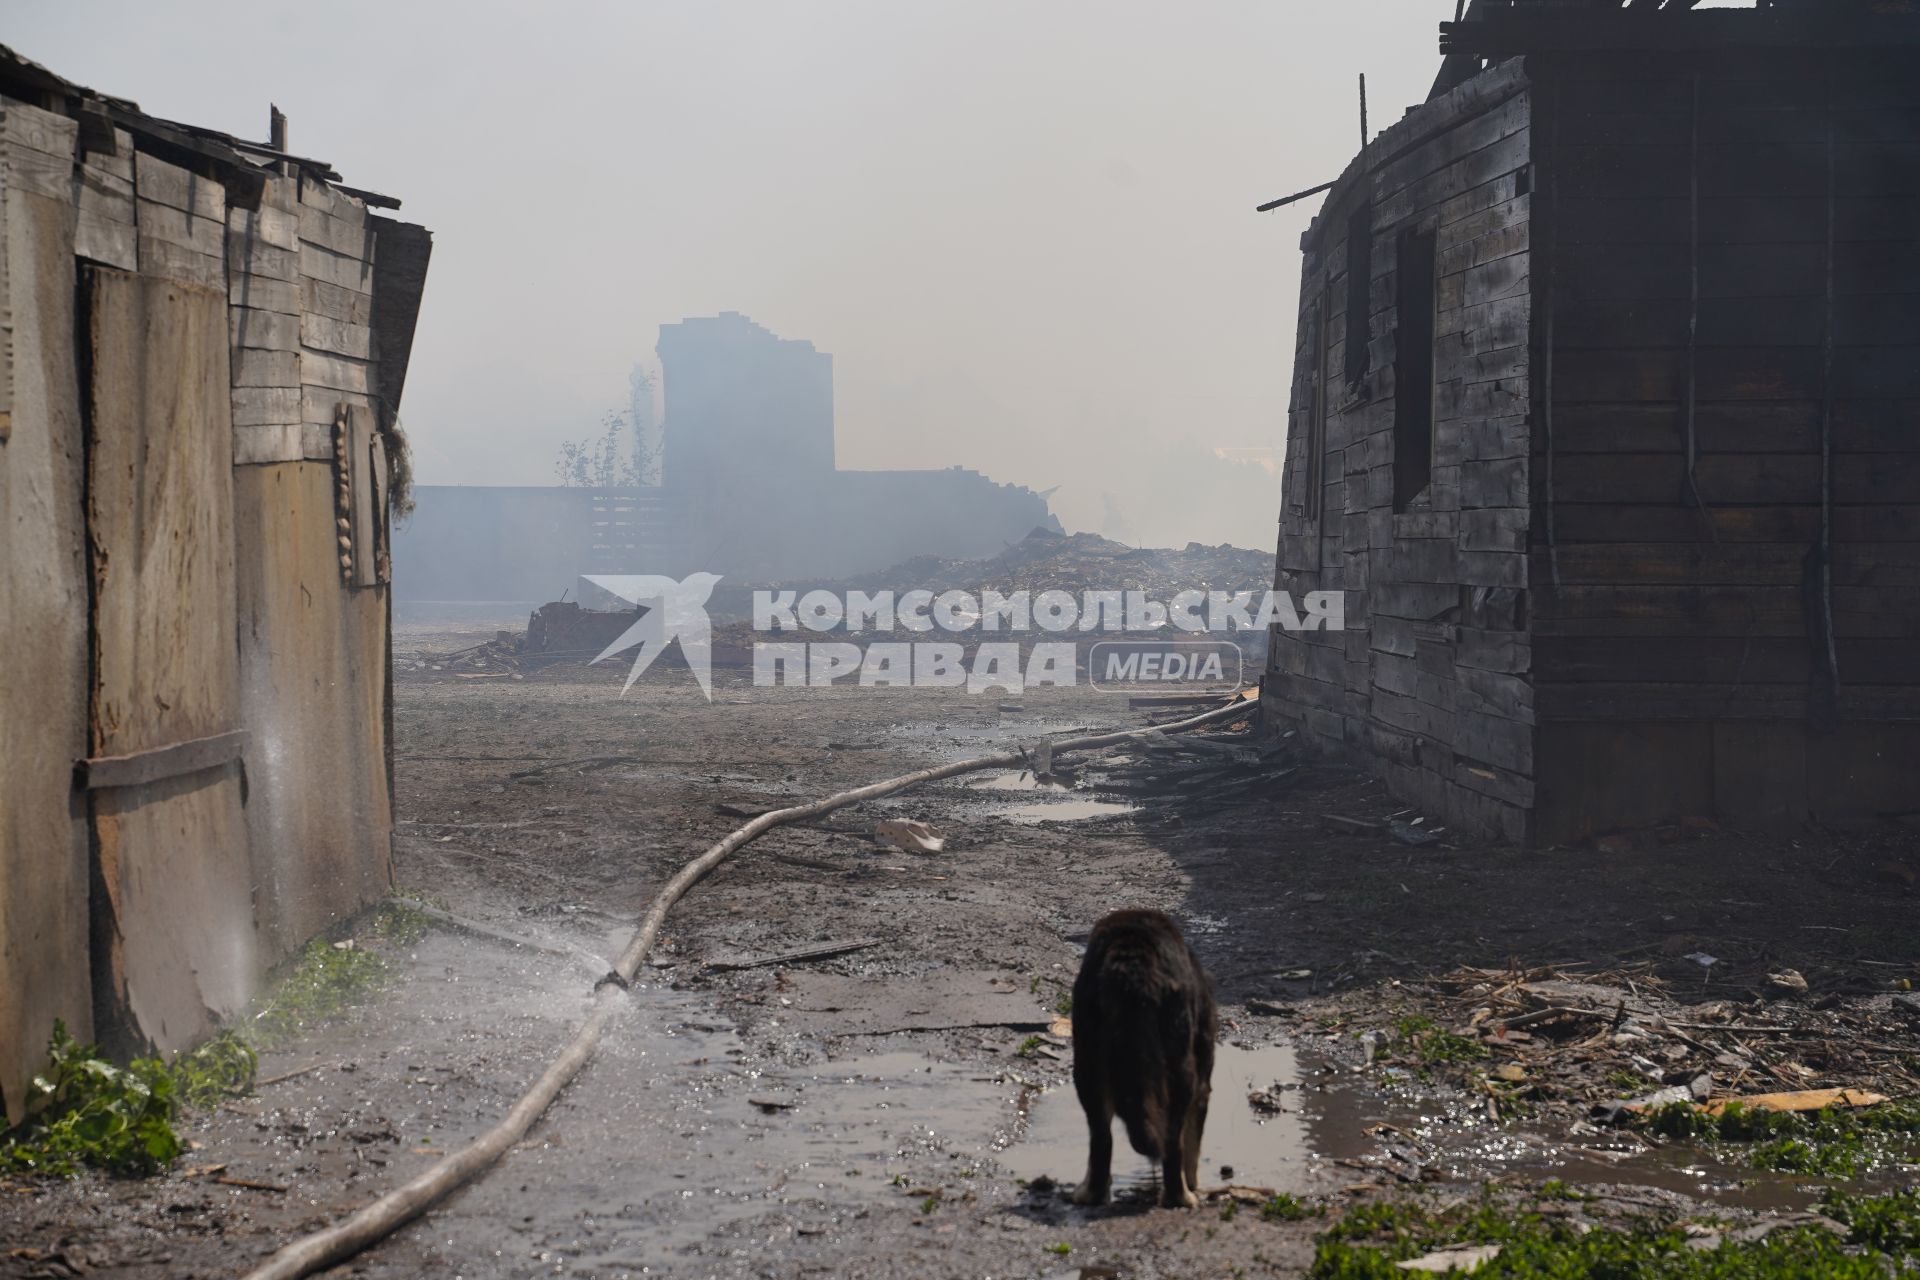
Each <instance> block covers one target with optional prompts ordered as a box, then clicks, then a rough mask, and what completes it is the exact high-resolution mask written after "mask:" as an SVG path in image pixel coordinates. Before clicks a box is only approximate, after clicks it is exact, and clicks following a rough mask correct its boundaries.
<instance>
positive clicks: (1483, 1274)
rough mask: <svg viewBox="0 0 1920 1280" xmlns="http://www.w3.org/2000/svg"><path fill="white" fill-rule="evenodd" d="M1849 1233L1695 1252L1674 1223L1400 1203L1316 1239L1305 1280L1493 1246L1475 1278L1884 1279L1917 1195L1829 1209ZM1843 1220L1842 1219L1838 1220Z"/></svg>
mask: <svg viewBox="0 0 1920 1280" xmlns="http://www.w3.org/2000/svg"><path fill="white" fill-rule="evenodd" d="M1829 1211H1830V1212H1832V1213H1833V1214H1834V1216H1835V1217H1836V1219H1837V1220H1839V1221H1842V1222H1843V1223H1845V1224H1846V1225H1847V1226H1848V1228H1849V1234H1848V1237H1847V1238H1846V1239H1845V1240H1842V1239H1840V1238H1838V1237H1836V1236H1834V1235H1833V1234H1832V1233H1831V1232H1828V1231H1825V1230H1822V1229H1820V1228H1817V1227H1807V1228H1800V1229H1797V1230H1789V1231H1779V1232H1775V1233H1774V1234H1772V1235H1770V1236H1768V1237H1766V1238H1765V1239H1763V1240H1758V1241H1745V1242H1740V1241H1736V1242H1722V1243H1719V1244H1717V1245H1715V1246H1714V1247H1712V1248H1700V1247H1698V1246H1699V1244H1700V1242H1699V1241H1698V1240H1694V1239H1691V1238H1690V1237H1689V1236H1688V1235H1687V1233H1686V1231H1685V1229H1684V1228H1683V1227H1682V1226H1681V1225H1680V1224H1678V1223H1673V1222H1664V1221H1655V1220H1646V1221H1642V1222H1639V1223H1634V1224H1630V1225H1628V1226H1626V1227H1624V1228H1614V1227H1603V1228H1597V1229H1592V1230H1585V1231H1583V1230H1582V1229H1581V1228H1580V1227H1578V1226H1576V1225H1574V1224H1572V1223H1569V1222H1566V1221H1562V1220H1559V1219H1550V1218H1544V1217H1542V1216H1540V1215H1539V1214H1535V1213H1528V1212H1524V1211H1520V1210H1517V1209H1513V1208H1507V1207H1502V1206H1499V1205H1495V1204H1491V1203H1486V1202H1483V1203H1482V1204H1480V1205H1479V1206H1477V1207H1472V1208H1462V1209H1455V1210H1451V1211H1447V1212H1442V1213H1428V1212H1426V1211H1424V1210H1420V1209H1417V1208H1412V1207H1409V1206H1404V1205H1372V1206H1364V1207H1363V1208H1361V1209H1357V1210H1355V1211H1354V1212H1353V1213H1351V1214H1349V1215H1348V1216H1347V1218H1346V1219H1345V1220H1344V1221H1342V1222H1341V1223H1339V1224H1338V1225H1336V1226H1335V1227H1333V1228H1332V1229H1330V1230H1328V1231H1326V1232H1324V1233H1322V1234H1321V1236H1320V1238H1319V1240H1318V1241H1317V1242H1316V1246H1315V1255H1314V1262H1313V1267H1312V1270H1311V1271H1310V1272H1309V1273H1308V1274H1309V1276H1310V1277H1311V1278H1312V1280H1400V1277H1403V1276H1405V1275H1406V1274H1407V1272H1406V1271H1404V1270H1403V1269H1401V1268H1400V1267H1399V1266H1398V1265H1397V1264H1398V1263H1400V1262H1403V1261H1406V1260H1408V1259H1411V1258H1416V1257H1419V1256H1421V1255H1423V1254H1426V1253H1430V1252H1433V1251H1435V1250H1437V1249H1445V1248H1453V1247H1458V1246H1467V1245H1485V1244H1497V1245H1499V1246H1500V1252H1499V1254H1498V1255H1497V1256H1496V1257H1494V1258H1493V1259H1491V1260H1490V1261H1488V1262H1486V1263H1484V1264H1483V1265H1482V1266H1481V1267H1480V1268H1479V1269H1478V1270H1476V1271H1475V1272H1474V1275H1475V1276H1476V1277H1477V1280H1587V1278H1589V1277H1609V1278H1617V1280H1869V1277H1871V1278H1873V1280H1885V1278H1886V1277H1887V1276H1888V1275H1889V1274H1890V1272H1891V1271H1892V1270H1893V1266H1890V1264H1896V1265H1897V1263H1898V1260H1900V1259H1903V1258H1904V1257H1905V1256H1906V1254H1907V1252H1908V1251H1909V1250H1911V1249H1912V1248H1913V1247H1914V1243H1915V1241H1916V1239H1920V1236H1916V1234H1915V1232H1916V1230H1920V1197H1916V1196H1915V1195H1914V1194H1913V1193H1901V1194H1899V1195H1896V1196H1885V1197H1877V1198H1866V1199H1861V1200H1857V1201H1849V1202H1846V1203H1845V1204H1844V1205H1842V1204H1835V1205H1833V1206H1830V1207H1829ZM1843 1213H1844V1214H1845V1215H1847V1216H1845V1217H1841V1216H1840V1215H1841V1214H1843Z"/></svg>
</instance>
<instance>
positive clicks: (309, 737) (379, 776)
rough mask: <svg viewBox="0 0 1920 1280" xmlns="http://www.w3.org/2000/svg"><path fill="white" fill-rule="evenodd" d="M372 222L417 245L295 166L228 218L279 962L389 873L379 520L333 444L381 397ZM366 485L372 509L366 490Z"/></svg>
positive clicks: (372, 894) (252, 690)
mask: <svg viewBox="0 0 1920 1280" xmlns="http://www.w3.org/2000/svg"><path fill="white" fill-rule="evenodd" d="M376 222H384V223H386V224H387V225H389V226H395V227H404V228H405V229H406V231H407V232H408V233H410V234H411V235H412V236H413V237H414V239H417V240H424V239H425V232H424V231H421V230H420V229H419V228H417V227H411V226H409V225H408V224H404V223H394V222H392V221H391V220H388V219H372V218H369V217H368V215H367V210H366V206H365V205H364V204H363V203H362V202H361V201H359V200H357V199H355V198H354V197H352V196H348V195H345V194H343V193H340V192H337V191H334V190H332V189H331V188H329V187H327V186H325V185H324V184H321V183H317V182H313V181H310V180H302V179H300V178H297V177H277V178H270V179H269V180H268V182H267V186H266V191H265V193H264V195H263V196H262V198H261V201H260V207H259V208H258V209H254V210H242V209H236V210H233V211H232V212H230V213H229V215H228V225H227V246H228V247H227V260H228V264H229V284H228V291H229V298H230V300H231V302H232V311H231V316H232V339H233V360H234V366H233V368H234V376H233V383H234V385H233V405H234V458H233V460H234V464H235V468H236V470H235V481H234V483H235V520H236V524H237V525H238V527H239V528H240V529H241V530H242V531H243V536H242V538H241V546H242V548H243V552H242V555H241V557H240V564H239V593H240V594H239V600H240V605H239V616H240V634H241V647H240V681H241V687H242V689H243V690H244V693H245V697H244V699H243V704H244V707H245V722H246V727H247V729H248V731H249V743H250V747H249V752H248V756H247V776H248V780H249V782H250V783H251V786H252V790H251V793H250V795H249V800H248V805H247V826H248V831H249V834H250V837H251V843H252V848H253V865H254V877H255V881H256V883H257V884H258V885H259V886H260V890H261V892H260V917H261V918H260V927H261V929H262V931H263V933H264V935H265V937H266V939H267V944H268V947H269V949H270V951H271V953H272V954H275V955H284V954H287V953H288V952H289V951H290V950H292V949H293V948H295V947H298V946H299V945H300V944H301V943H302V942H303V941H304V940H305V939H307V938H310V937H312V936H313V935H314V934H315V933H317V932H319V931H321V930H323V929H326V928H328V927H330V926H332V925H334V924H337V923H338V922H340V921H341V920H343V919H344V918H346V917H348V916H350V915H352V914H353V913H354V912H355V911H358V910H359V909H361V908H362V907H364V906H366V905H368V904H369V903H371V902H373V901H375V900H376V899H378V898H379V896H380V895H381V894H383V893H384V892H385V891H386V889H387V888H388V886H389V884H390V882H391V876H392V866H391V845H392V832H393V812H392V797H391V795H390V794H389V790H388V782H387V770H386V754H387V751H386V742H387V733H386V693H387V645H386V629H387V608H388V604H387V587H386V585H385V584H386V576H385V575H384V574H381V573H379V572H378V569H379V566H380V565H381V563H382V562H383V554H384V550H385V544H386V531H385V528H384V523H382V524H381V527H379V528H378V529H376V530H373V531H372V533H371V535H369V533H368V531H366V530H360V531H357V532H356V531H351V530H343V529H342V528H341V527H340V524H339V521H340V520H341V518H342V516H343V511H342V509H341V506H340V504H339V503H338V501H337V494H338V487H339V480H340V475H339V473H338V470H337V463H336V449H335V445H336V440H335V435H336V425H335V424H336V420H337V418H338V416H339V411H340V408H341V406H343V405H345V406H348V407H350V408H359V409H363V410H370V408H371V406H372V405H373V403H374V399H373V396H374V388H375V387H376V386H377V385H378V384H377V382H376V379H377V369H378V365H377V363H376V361H375V359H374V356H375V354H376V343H377V342H378V339H377V338H376V330H375V327H374V301H375V295H374V287H375V280H376V276H375V266H374V264H375V261H376V259H377V256H378V255H377V253H376V243H375V242H376V227H375V223H376ZM424 270H425V265H424V254H423V255H422V261H421V263H420V267H419V272H420V276H423V275H424ZM409 284H410V290H411V292H410V294H409V291H408V290H407V289H399V290H396V292H397V293H399V294H400V295H401V296H399V297H398V298H397V299H396V306H397V307H398V308H399V309H400V311H401V313H402V319H403V322H397V323H395V324H394V325H393V326H391V332H390V333H389V334H388V336H387V342H386V346H385V349H386V350H388V351H390V352H392V353H394V354H395V355H396V357H400V358H403V357H404V354H405V352H406V350H407V348H408V346H409V344H410V342H411V338H412V318H413V314H414V312H415V311H416V310H417V308H418V290H419V287H420V284H421V279H420V277H419V276H416V277H414V278H412V279H411V280H410V282H409ZM398 395H399V389H398V385H397V383H396V385H395V386H394V387H393V397H394V401H395V403H396V404H397V400H398ZM390 411H391V408H390V409H389V412H390ZM384 492H385V489H384V486H381V487H380V493H381V494H384ZM356 496H357V497H358V498H359V499H360V504H359V505H360V508H361V511H362V513H363V515H365V514H366V513H370V512H371V511H372V510H373V504H372V503H371V502H369V501H368V499H369V498H370V497H371V496H372V495H370V494H367V493H364V492H363V493H361V494H358V495H356ZM343 538H344V539H345V542H343V541H342V540H343ZM343 555H345V556H347V557H348V559H349V561H350V563H351V564H352V565H353V567H352V568H351V569H349V568H347V567H343V564H342V556H343Z"/></svg>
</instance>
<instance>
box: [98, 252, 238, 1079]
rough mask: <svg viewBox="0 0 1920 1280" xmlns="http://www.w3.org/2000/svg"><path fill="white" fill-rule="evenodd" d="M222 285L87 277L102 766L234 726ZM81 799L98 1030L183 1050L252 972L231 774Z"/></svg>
mask: <svg viewBox="0 0 1920 1280" xmlns="http://www.w3.org/2000/svg"><path fill="white" fill-rule="evenodd" d="M214 225H215V226H218V225H219V224H218V223H217V222H216V223H214ZM162 243H164V242H162ZM178 261H179V260H178V259H176V258H171V257H170V258H169V259H168V262H169V263H177V262H178ZM214 261H216V262H217V261H218V258H217V256H216V257H215V258H214ZM192 269H193V268H191V266H190V265H189V270H192ZM224 292H225V291H224V289H220V288H207V287H204V286H203V285H201V284H188V283H183V282H181V281H179V280H175V279H168V278H165V277H162V276H159V275H150V274H144V273H143V274H140V275H135V274H132V273H130V272H124V271H116V270H113V269H112V268H108V267H94V268H90V269H89V270H88V272H87V276H86V283H85V294H86V298H87V312H88V314H87V322H88V323H87V337H88V341H89V343H90V347H91V350H90V352H89V357H90V358H89V360H88V370H89V374H90V378H89V381H90V387H89V388H88V392H87V394H88V402H89V411H88V418H87V424H88V435H89V438H90V441H91V447H90V449H89V450H88V473H89V483H88V487H87V526H88V532H89V535H90V543H91V546H92V569H93V619H94V643H93V650H94V662H93V677H94V678H93V696H92V726H93V730H92V738H93V741H92V749H91V751H90V752H89V754H90V755H91V756H94V757H115V756H128V755H134V754H136V753H139V752H146V751H154V750H156V749H160V748H165V747H171V746H174V745H176V744H180V743H185V742H191V741H195V740H197V739H203V738H208V737H212V736H215V735H219V734H225V733H230V732H232V731H233V730H234V728H235V727H236V724H237V722H238V719H239V687H238V682H237V679H236V676H237V670H236V667H237V659H236V653H235V649H236V646H235V644H234V636H235V632H236V628H235V622H234V526H233V461H232V459H233V431H232V426H231V424H230V423H229V421H228V417H227V413H228V405H227V341H226V327H227V315H226V312H227V308H226V298H225V296H224ZM69 767H71V766H69ZM87 799H88V804H89V807H90V810H91V813H92V818H93V837H94V838H93V846H94V851H95V858H96V876H95V884H96V894H97V895H98V896H97V897H96V899H95V901H94V910H93V924H94V929H95V937H94V940H93V953H94V1004H95V1009H96V1012H97V1013H98V1014H100V1015H102V1016H101V1019H100V1020H101V1021H102V1022H104V1023H105V1024H107V1025H105V1026H103V1027H101V1029H100V1030H101V1033H102V1034H103V1035H105V1036H107V1037H108V1038H109V1039H110V1040H112V1041H115V1042H117V1043H118V1044H119V1045H120V1046H121V1047H124V1048H126V1049H129V1050H131V1049H136V1048H143V1047H145V1045H146V1044H149V1043H150V1044H152V1045H154V1046H155V1047H157V1048H159V1049H161V1050H162V1051H166V1052H172V1051H176V1050H179V1049H183V1048H186V1047H188V1046H190V1045H191V1044H193V1043H194V1042H196V1041H197V1040H199V1039H201V1038H202V1037H204V1036H205V1035H206V1034H208V1033H209V1032H210V1031H211V1030H212V1029H213V1028H214V1027H215V1026H217V1025H218V1023H219V1021H220V1020H221V1019H224V1018H227V1017H231V1016H232V1015H234V1014H237V1013H238V1012H240V1010H241V1008H242V1007H243V1006H244V1005H245V1004H246V1002H247V999H248V997H249V996H251V995H252V993H253V991H254V986H255V983H256V982H257V980H258V978H259V975H260V968H261V964H260V959H259V954H258V946H257V941H256V929H255V923H254V906H253V889H252V884H251V876H250V875H249V874H248V871H249V869H248V851H247V839H246V826H245V818H244V817H243V815H242V812H241V805H242V798H241V775H240V767H239V762H238V761H232V760H229V761H226V762H224V763H221V764H218V765H215V766H213V767H210V768H202V769H195V770H192V771H190V772H179V773H176V774H174V775H173V776H169V777H164V778H161V779H159V780H157V781H154V782H151V783H144V784H140V785H134V786H111V787H104V788H95V789H92V790H90V791H89V792H88V795H87Z"/></svg>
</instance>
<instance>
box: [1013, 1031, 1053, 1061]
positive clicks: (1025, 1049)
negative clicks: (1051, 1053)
mask: <svg viewBox="0 0 1920 1280" xmlns="http://www.w3.org/2000/svg"><path fill="white" fill-rule="evenodd" d="M1045 1043H1046V1041H1045V1040H1043V1039H1041V1038H1040V1037H1039V1036H1028V1037H1027V1038H1026V1039H1025V1040H1022V1041H1021V1042H1020V1047H1019V1048H1018V1049H1015V1050H1014V1052H1015V1053H1016V1054H1018V1055H1019V1056H1020V1057H1022V1058H1037V1057H1039V1056H1040V1046H1041V1045H1043V1044H1045Z"/></svg>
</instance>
